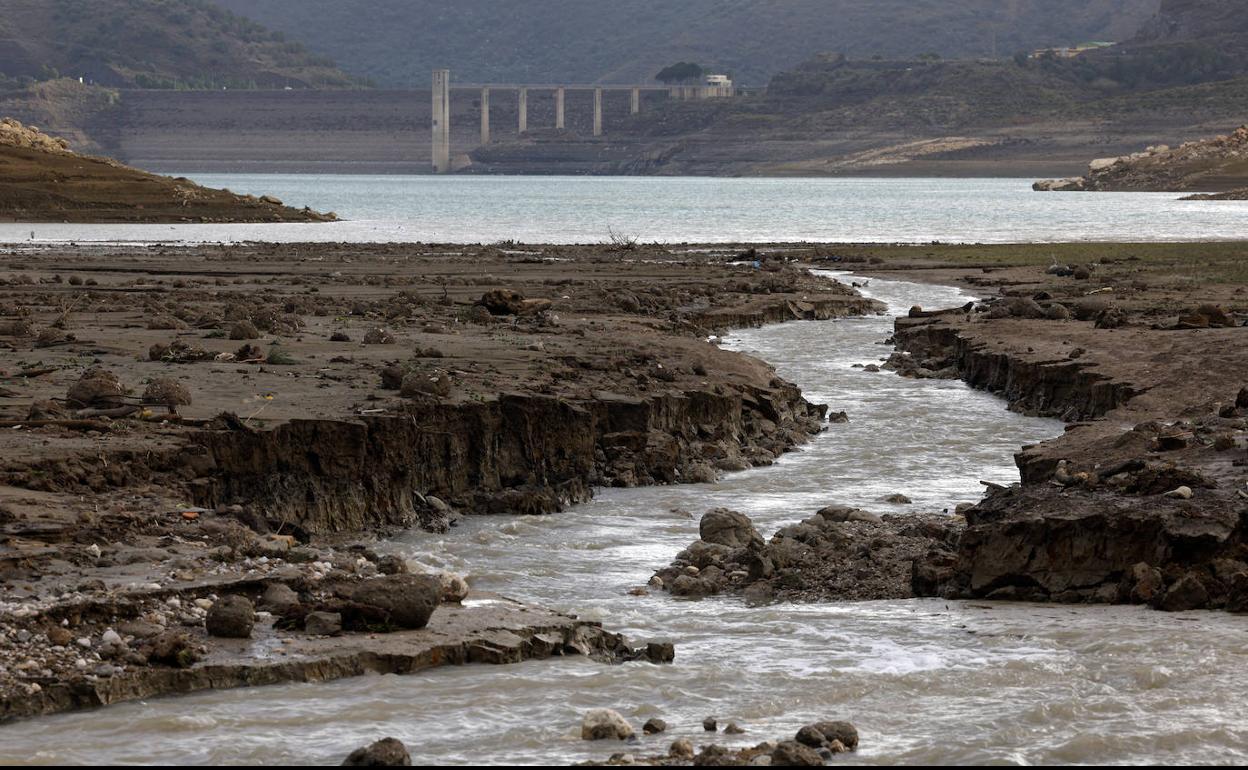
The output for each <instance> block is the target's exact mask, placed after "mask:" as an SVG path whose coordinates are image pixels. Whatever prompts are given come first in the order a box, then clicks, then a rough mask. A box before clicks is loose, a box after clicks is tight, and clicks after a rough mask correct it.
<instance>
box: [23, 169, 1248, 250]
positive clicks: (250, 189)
mask: <svg viewBox="0 0 1248 770" xmlns="http://www.w3.org/2000/svg"><path fill="white" fill-rule="evenodd" d="M194 176H195V180H196V181H197V182H201V183H203V184H206V185H208V186H210V187H225V188H229V189H231V190H234V191H235V192H241V193H253V194H256V195H265V194H271V195H276V196H278V197H279V198H281V199H282V200H284V201H286V202H287V203H288V204H291V205H295V206H305V205H306V206H311V207H312V208H314V209H317V210H319V211H336V212H338V214H339V215H341V216H343V217H344V218H346V220H347V221H344V222H337V223H333V224H317V225H308V224H288V225H245V224H239V225H220V224H195V225H77V224H40V225H23V224H4V223H0V243H15V242H21V241H31V240H32V236H33V240H34V241H35V242H46V241H66V240H73V241H79V242H87V241H101V240H103V241H118V240H121V241H130V242H174V241H214V242H215V241H242V240H259V241H350V242H416V241H423V242H432V243H492V242H495V241H502V240H515V241H520V242H523V243H602V242H605V241H606V240H607V239H608V236H609V232H608V231H614V232H616V233H619V234H624V235H627V236H630V237H636V238H640V239H641V241H642V242H644V243H650V242H654V241H657V242H660V243H686V242H688V243H710V242H742V241H753V242H773V241H841V242H848V241H863V242H879V241H887V242H903V243H926V242H929V241H934V240H939V241H955V242H982V243H1005V242H1009V243H1013V242H1051V241H1076V240H1086V241H1113V240H1117V241H1170V240H1196V239H1199V240H1218V239H1235V238H1243V237H1245V234H1248V202H1245V201H1219V202H1208V201H1181V200H1179V198H1180V197H1181V195H1179V194H1177V193H1037V192H1033V191H1032V190H1031V182H1030V180H1023V179H708V178H695V177H684V178H676V177H672V178H654V177H496V176H490V177H461V176H451V177H438V176H347V175H344V176H324V175H315V174H196V175H194Z"/></svg>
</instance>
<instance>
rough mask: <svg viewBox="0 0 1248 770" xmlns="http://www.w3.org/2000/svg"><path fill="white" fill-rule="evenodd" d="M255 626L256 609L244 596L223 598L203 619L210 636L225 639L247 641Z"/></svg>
mask: <svg viewBox="0 0 1248 770" xmlns="http://www.w3.org/2000/svg"><path fill="white" fill-rule="evenodd" d="M255 625H256V608H255V607H253V606H252V604H251V600H250V599H248V598H247V597H245V596H239V595H237V594H233V595H230V596H223V597H221V598H220V599H218V600H217V601H216V602H214V603H213V605H212V607H211V608H210V609H209V610H208V615H207V617H205V618H204V628H206V629H207V630H208V634H209V635H210V636H219V637H223V638H226V639H248V638H250V637H251V629H252V628H253V627H254V626H255Z"/></svg>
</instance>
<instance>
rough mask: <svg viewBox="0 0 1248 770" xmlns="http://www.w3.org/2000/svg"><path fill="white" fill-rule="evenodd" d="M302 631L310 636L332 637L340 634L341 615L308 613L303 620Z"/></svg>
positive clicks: (334, 613) (335, 613) (336, 613)
mask: <svg viewBox="0 0 1248 770" xmlns="http://www.w3.org/2000/svg"><path fill="white" fill-rule="evenodd" d="M303 630H304V631H306V632H307V633H309V634H311V635H312V636H333V635H334V634H339V633H342V614H341V613H338V612H309V613H308V614H307V617H305V618H304V619H303Z"/></svg>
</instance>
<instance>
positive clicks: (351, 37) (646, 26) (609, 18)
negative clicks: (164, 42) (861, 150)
mask: <svg viewBox="0 0 1248 770" xmlns="http://www.w3.org/2000/svg"><path fill="white" fill-rule="evenodd" d="M216 2H217V3H218V4H220V5H221V6H223V7H225V8H228V9H229V10H231V11H233V12H235V13H238V14H241V15H244V16H247V17H249V18H252V19H255V20H257V21H260V22H261V23H263V24H265V25H267V26H269V27H271V28H273V29H278V30H281V31H283V32H286V33H287V34H288V35H290V36H291V37H292V38H295V39H298V40H301V41H303V42H305V43H307V44H308V45H310V46H312V47H313V48H315V49H316V50H318V51H322V52H324V53H326V54H328V55H330V56H333V57H334V58H335V59H336V60H337V61H338V62H340V63H341V64H342V65H343V66H344V67H345V68H347V69H348V70H349V71H351V72H354V73H356V74H360V75H365V76H368V77H371V78H373V79H375V80H376V81H377V82H378V83H380V84H383V85H390V86H394V87H398V88H403V87H411V86H412V84H413V83H416V84H420V85H424V84H425V83H427V82H428V79H429V71H430V70H431V69H434V68H435V67H450V68H452V70H454V72H455V73H456V76H457V77H458V78H459V79H461V80H464V81H469V82H517V81H527V82H554V81H562V82H579V83H583V82H597V81H606V82H629V81H640V80H649V79H650V78H651V77H653V76H654V74H655V73H656V72H658V70H659V69H661V68H662V67H664V66H666V65H668V64H671V63H673V62H676V61H684V60H692V61H697V62H700V63H702V64H705V65H708V66H711V67H714V68H716V69H720V70H724V71H729V72H732V73H733V74H734V75H735V76H736V77H737V79H738V81H740V82H743V83H747V84H751V85H762V84H764V83H766V82H767V79H768V78H769V77H771V75H772V74H774V73H776V72H778V71H780V70H781V69H784V68H786V67H789V66H792V65H793V64H796V63H797V62H798V61H800V60H801V59H803V58H805V57H807V56H809V55H810V54H812V53H814V52H816V51H824V50H838V51H845V52H846V53H848V54H850V55H852V56H855V57H861V58H870V57H872V56H875V55H880V56H885V57H893V58H895V57H912V56H917V55H919V54H922V53H926V52H934V53H938V54H940V55H941V56H944V57H946V58H950V57H979V56H992V55H993V54H994V51H995V52H996V53H997V54H999V55H1001V56H1009V55H1010V54H1012V53H1014V52H1015V51H1019V50H1031V49H1033V48H1039V47H1044V46H1054V45H1071V44H1074V43H1079V42H1081V41H1085V40H1123V39H1126V38H1127V37H1128V36H1130V35H1131V34H1132V33H1133V32H1134V31H1135V30H1136V29H1137V28H1138V27H1139V25H1140V24H1142V23H1144V22H1145V21H1146V20H1147V19H1148V18H1149V17H1150V16H1151V15H1152V14H1153V13H1154V12H1156V10H1157V8H1158V2H1157V0H1078V1H1076V0H1045V1H1044V2H1041V0H1011V1H1010V2H1001V0H785V1H784V2H754V1H751V0H733V1H732V2H724V0H686V2H680V3H672V2H662V1H661V0H616V2H611V3H607V2H602V1H601V0H599V1H598V2H586V1H585V0H543V1H542V2H540V3H535V2H531V1H529V0H458V1H457V2H455V3H446V2H444V0H375V1H374V2H372V3H370V4H369V13H366V14H364V13H359V12H358V11H357V9H356V8H355V7H354V4H352V3H348V2H343V0H216Z"/></svg>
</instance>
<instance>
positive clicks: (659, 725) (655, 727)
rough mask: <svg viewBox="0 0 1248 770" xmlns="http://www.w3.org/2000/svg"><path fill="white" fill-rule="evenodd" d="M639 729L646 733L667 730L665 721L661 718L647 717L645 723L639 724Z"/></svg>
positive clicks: (654, 733)
mask: <svg viewBox="0 0 1248 770" xmlns="http://www.w3.org/2000/svg"><path fill="white" fill-rule="evenodd" d="M641 731H642V732H643V733H645V734H646V735H657V734H658V733H662V732H667V722H664V721H663V720H662V719H658V718H652V719H647V720H646V723H645V724H644V725H642V726H641Z"/></svg>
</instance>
